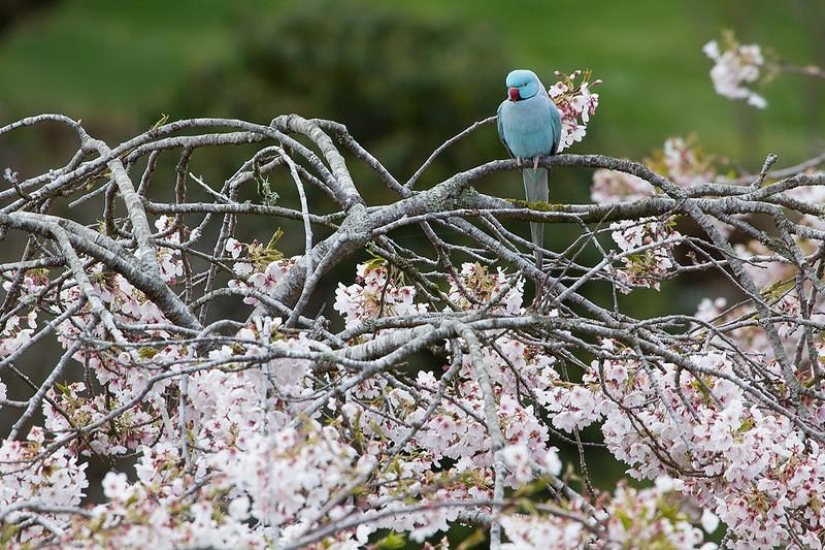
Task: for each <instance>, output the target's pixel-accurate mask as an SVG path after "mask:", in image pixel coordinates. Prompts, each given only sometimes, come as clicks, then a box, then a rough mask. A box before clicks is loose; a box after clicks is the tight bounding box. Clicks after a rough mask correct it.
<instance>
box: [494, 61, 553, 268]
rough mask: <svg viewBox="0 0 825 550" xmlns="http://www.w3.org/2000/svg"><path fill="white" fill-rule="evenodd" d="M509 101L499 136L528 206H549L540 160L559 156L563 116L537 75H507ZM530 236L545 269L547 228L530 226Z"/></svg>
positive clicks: (501, 108) (519, 72)
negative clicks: (519, 170)
mask: <svg viewBox="0 0 825 550" xmlns="http://www.w3.org/2000/svg"><path fill="white" fill-rule="evenodd" d="M506 84H507V99H505V100H504V101H502V103H501V105H500V106H499V108H498V135H499V137H500V138H501V141H502V143H504V146H505V147H506V148H507V151H508V152H509V153H510V156H512V157H514V158H515V159H516V160H517V161H518V163H519V165H521V163H522V162H524V161H526V162H527V164H528V167H525V168H524V170H522V176H523V178H524V192H525V193H526V194H527V201H528V202H536V201H542V202H547V199H548V197H549V192H550V190H549V187H548V184H547V178H548V173H547V172H548V171H547V169H546V168H539V167H538V161H539V157H541V156H545V155H555V154H556V151H558V148H559V141H560V139H561V115H560V114H559V110H558V109H557V108H556V105H555V103H553V100H552V99H550V96H549V95H548V94H547V90H546V89H545V87H544V86H543V85H542V83H541V81H539V77H537V76H536V73H534V72H533V71H528V70H525V69H516V70H515V71H511V72H510V74H508V75H507V80H506ZM530 234H531V236H532V239H533V244H534V245H535V246H536V251H535V256H536V265H537V266H538V267H539V268H541V260H542V253H541V249H542V248H543V246H544V227H543V226H542V224H539V223H530Z"/></svg>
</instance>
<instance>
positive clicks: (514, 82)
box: [506, 69, 541, 101]
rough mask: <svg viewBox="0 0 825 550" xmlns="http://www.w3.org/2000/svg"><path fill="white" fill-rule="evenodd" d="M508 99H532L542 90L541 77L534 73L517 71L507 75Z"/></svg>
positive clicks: (525, 70) (522, 70)
mask: <svg viewBox="0 0 825 550" xmlns="http://www.w3.org/2000/svg"><path fill="white" fill-rule="evenodd" d="M506 84H507V98H508V99H509V100H510V101H521V100H522V99H530V98H531V97H533V96H534V95H536V94H537V93H539V90H540V89H541V82H540V81H539V77H537V76H536V73H534V72H533V71H528V70H527V69H516V70H514V71H510V74H508V75H507V80H506Z"/></svg>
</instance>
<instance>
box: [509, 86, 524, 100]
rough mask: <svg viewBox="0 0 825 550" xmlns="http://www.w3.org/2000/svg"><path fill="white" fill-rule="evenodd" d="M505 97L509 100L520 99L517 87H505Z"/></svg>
mask: <svg viewBox="0 0 825 550" xmlns="http://www.w3.org/2000/svg"><path fill="white" fill-rule="evenodd" d="M507 97H508V98H509V99H510V101H518V100H519V99H521V97H520V96H519V93H518V88H507Z"/></svg>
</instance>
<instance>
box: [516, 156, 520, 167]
mask: <svg viewBox="0 0 825 550" xmlns="http://www.w3.org/2000/svg"><path fill="white" fill-rule="evenodd" d="M516 166H521V157H516Z"/></svg>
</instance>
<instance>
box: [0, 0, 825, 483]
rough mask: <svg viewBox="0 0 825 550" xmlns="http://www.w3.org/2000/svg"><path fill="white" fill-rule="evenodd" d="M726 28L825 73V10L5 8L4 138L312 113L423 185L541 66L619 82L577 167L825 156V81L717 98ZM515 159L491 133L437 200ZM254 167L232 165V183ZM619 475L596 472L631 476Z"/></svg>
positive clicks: (692, 5)
mask: <svg viewBox="0 0 825 550" xmlns="http://www.w3.org/2000/svg"><path fill="white" fill-rule="evenodd" d="M723 28H730V29H733V30H734V31H735V32H736V34H737V37H738V39H739V40H740V42H742V43H752V42H755V43H758V44H760V45H761V46H763V48H768V49H772V50H774V51H775V52H776V53H777V54H779V55H780V56H781V58H782V59H783V60H784V61H786V62H788V63H790V64H793V65H807V64H816V65H819V66H821V67H825V2H823V1H822V0H786V1H785V2H777V1H776V0H671V1H665V2H663V1H661V0H634V1H626V2H615V1H608V0H594V1H591V2H578V1H573V0H556V1H547V0H545V1H539V0H522V1H521V2H518V3H510V2H501V1H494V0H475V1H472V2H470V1H467V2H444V1H443V0H418V1H417V2H406V3H402V2H394V1H390V0H358V1H351V2H347V1H338V2H335V1H321V0H309V1H300V0H294V1H293V0H281V1H277V2H273V1H265V0H246V1H245V2H225V1H222V0H176V1H172V2H169V1H164V0H142V1H140V2H112V1H109V0H41V1H38V2H33V1H25V0H17V1H15V0H6V1H5V2H0V125H5V124H7V123H10V122H12V121H14V120H17V119H19V118H22V117H24V116H28V115H34V114H38V113H41V112H55V113H63V114H66V115H68V116H70V117H73V118H75V119H82V120H83V121H84V125H85V126H86V127H87V128H88V129H89V130H90V131H91V132H92V133H93V134H95V135H97V136H98V137H101V138H103V139H105V140H107V141H108V142H109V143H110V144H112V145H114V144H116V143H119V142H120V141H123V140H125V139H127V138H129V137H130V136H131V135H133V134H134V133H137V132H140V131H143V130H145V129H147V128H148V127H150V126H151V125H152V124H153V123H154V122H156V121H157V120H159V119H160V118H161V116H162V114H168V115H169V116H170V118H171V119H172V120H175V119H181V118H186V117H195V116H197V117H212V116H216V117H229V118H241V119H246V120H250V121H252V122H259V123H264V124H266V123H268V122H269V121H270V120H271V119H272V118H274V117H275V116H277V115H279V114H284V113H290V112H297V113H298V114H301V115H303V116H306V117H316V116H319V117H327V118H332V119H335V120H338V121H340V122H344V123H345V124H347V125H348V127H349V128H350V130H351V132H352V134H353V135H354V136H355V138H356V139H358V140H359V141H361V142H362V143H363V144H364V145H365V146H366V147H367V148H368V149H370V150H371V151H372V152H373V153H374V154H375V155H376V156H377V157H378V158H379V159H380V160H382V161H383V162H384V163H385V164H386V165H387V166H388V167H389V168H390V169H391V170H392V171H393V172H394V173H395V175H396V176H397V178H399V179H401V180H405V179H406V178H408V177H409V176H410V175H412V173H413V172H414V171H415V169H416V168H417V167H418V166H419V165H420V164H421V163H422V162H423V161H424V160H425V159H426V157H427V156H428V155H429V153H430V152H431V151H432V150H433V149H434V148H435V147H437V146H438V145H439V144H441V143H442V142H443V141H445V140H446V139H447V138H449V137H451V136H452V135H454V134H456V133H458V132H459V131H461V130H462V129H464V128H465V127H467V126H469V125H470V124H472V123H473V122H474V121H476V120H480V119H482V118H485V117H487V116H490V115H493V114H495V111H496V108H497V107H498V104H499V103H500V101H501V100H502V99H504V95H505V93H504V85H503V82H504V76H505V74H506V72H507V71H508V70H509V69H511V68H516V67H523V68H532V69H534V70H535V71H536V72H537V73H538V74H539V75H540V76H541V77H542V79H543V81H544V83H545V84H546V85H548V86H549V85H551V84H552V83H553V81H554V80H553V71H554V70H561V71H564V72H571V71H572V70H574V69H586V68H589V69H592V71H593V73H594V76H595V78H600V79H602V80H603V81H604V83H603V84H602V85H601V86H600V87H599V88H598V89H597V91H598V92H599V93H600V95H601V102H600V107H599V110H598V112H597V114H596V116H595V117H594V118H593V119H592V120H591V124H590V127H589V130H588V134H587V137H586V138H585V140H584V141H583V142H582V143H580V144H576V145H575V146H574V147H573V148H571V150H570V152H572V153H601V154H605V155H610V156H617V157H629V158H632V159H637V160H641V159H642V158H644V157H646V156H648V155H649V154H650V152H651V151H652V150H653V149H656V148H660V147H661V146H662V143H663V142H664V140H665V139H667V138H668V137H671V136H688V135H690V134H695V135H696V137H697V138H698V140H699V143H700V144H701V145H702V147H703V149H704V150H705V151H707V152H710V153H713V154H715V155H720V156H724V157H727V158H729V159H730V160H731V162H732V163H733V164H734V165H736V166H740V167H742V168H744V169H745V170H748V171H758V170H759V168H760V167H761V164H762V160H763V159H764V158H765V156H766V155H767V153H769V152H774V153H776V154H778V155H779V162H778V164H777V167H783V166H789V165H792V164H795V163H797V162H799V161H802V160H804V159H806V158H808V157H810V156H812V155H814V154H817V153H819V152H821V151H822V150H823V148H825V143H824V142H823V137H825V108H823V103H825V101H823V100H825V82H824V81H821V80H816V79H811V78H805V77H801V76H795V75H783V76H780V78H779V79H777V80H776V81H774V82H772V83H770V85H769V86H767V87H765V88H764V89H760V90H759V91H760V93H761V94H762V95H764V96H765V97H766V98H767V100H768V103H769V104H768V108H767V109H766V110H764V111H760V110H756V109H753V108H751V107H748V106H746V105H744V104H742V103H735V102H731V101H730V100H728V99H725V98H722V97H719V96H718V95H716V94H715V92H714V90H713V85H712V83H711V81H710V78H709V74H708V73H709V70H710V68H711V65H712V63H711V61H710V60H709V59H707V58H706V57H705V55H704V54H703V53H702V51H701V48H702V46H703V45H704V44H705V43H706V42H708V41H709V40H711V39H719V37H720V31H721V30H722V29H723ZM26 132H30V130H24V131H23V133H26ZM33 132H34V133H33V136H34V137H32V138H29V137H28V134H26V135H23V136H17V135H15V136H13V137H10V138H2V139H0V170H2V169H3V168H4V167H6V166H9V167H12V168H13V169H14V170H16V171H19V172H20V173H21V177H23V178H25V177H30V176H32V175H35V174H37V173H40V172H41V171H42V170H43V169H47V168H48V167H50V166H59V165H62V163H63V162H64V161H65V160H66V158H67V155H68V154H69V153H70V152H71V151H72V150H73V149H72V147H73V142H72V141H67V142H65V143H64V142H63V140H65V139H67V137H70V136H67V134H66V133H65V132H58V131H55V130H54V129H51V130H50V129H43V130H41V129H37V130H35V131H33ZM19 133H21V132H20V131H18V134H19ZM504 157H505V152H504V150H503V148H502V147H501V145H500V144H499V142H498V138H497V136H496V134H495V129H494V127H493V126H487V127H485V128H482V129H481V130H479V131H478V132H476V133H475V134H474V135H473V136H471V137H470V138H469V139H467V140H466V141H465V142H462V143H461V144H460V145H458V146H456V147H455V148H454V149H452V150H451V151H449V152H448V153H447V154H446V155H445V158H444V160H443V162H441V163H440V164H439V165H437V166H435V167H434V168H433V169H432V170H431V171H429V172H428V173H427V175H426V176H425V177H424V179H423V180H422V181H421V183H420V184H419V187H427V186H429V185H432V184H434V183H436V182H437V181H439V179H440V178H441V177H444V176H445V175H446V174H448V173H449V172H450V171H453V170H456V169H464V168H469V167H472V166H475V165H478V164H481V163H483V162H486V161H488V160H491V159H495V158H504ZM236 167H237V165H228V166H223V167H222V170H223V172H222V173H221V174H220V178H225V177H228V175H230V174H231V172H232V171H233V170H234V168H236ZM355 170H356V175H358V172H357V170H358V168H355ZM553 177H554V179H553V187H552V192H551V193H552V196H553V199H552V200H553V201H554V202H587V201H589V190H588V186H589V181H590V180H589V178H590V174H589V172H588V171H583V170H576V171H574V170H557V171H556V172H555V173H554V175H553ZM219 181H222V179H220V180H219ZM370 181H371V182H374V183H369V184H367V183H363V184H362V183H361V181H359V180H358V179H357V178H356V183H357V184H359V185H361V189H362V192H363V193H364V194H365V195H366V196H367V198H368V199H370V193H373V192H374V193H384V195H375V196H374V197H372V198H373V200H374V201H380V200H382V198H383V197H384V196H386V197H389V195H387V194H386V190H385V189H382V188H381V185H380V184H378V183H377V182H375V178H372V179H371V180H370ZM289 185H290V186H291V184H289ZM370 185H372V186H373V187H370ZM373 189H374V191H373ZM479 189H480V190H481V191H483V192H487V193H490V194H496V195H499V196H506V197H519V196H520V195H521V183H520V178H518V177H516V176H515V175H514V174H504V175H501V177H498V178H490V180H489V181H483V182H480V183H479ZM285 200H289V199H285ZM573 229H574V230H575V228H573ZM249 231H250V232H251V233H255V232H256V231H257V232H258V233H261V231H260V230H259V229H256V228H250V229H249ZM269 232H270V229H267V230H266V231H264V232H263V234H264V235H265V236H264V237H260V236H259V238H260V239H261V240H264V241H265V240H266V238H267V237H268V235H269ZM523 233H524V234H526V224H524V231H523ZM296 234H300V232H299V231H296ZM298 240H300V239H298ZM299 251H300V247H298V249H296V250H294V251H292V252H293V253H298V252H299ZM350 273H351V271H350ZM699 283H700V285H699V286H697V287H690V285H688V287H687V288H685V287H684V286H682V287H681V289H675V288H674V287H672V286H668V285H664V286H663V291H662V293H654V292H652V291H651V292H640V293H637V294H636V296H640V297H641V299H637V300H636V301H635V302H634V303H633V304H631V305H630V306H629V307H630V308H631V309H633V310H635V312H636V314H639V315H643V314H645V312H647V313H652V312H655V311H657V310H661V309H662V307H663V304H667V305H668V306H669V307H670V306H672V302H671V298H673V297H675V296H678V299H679V300H680V303H681V304H682V307H683V308H684V309H685V310H686V311H692V308H695V304H696V302H697V301H698V299H699V297H700V296H702V295H706V294H708V292H707V289H706V288H702V287H701V281H700V282H699ZM602 470H604V469H600V468H598V467H594V468H593V469H592V472H591V473H592V474H593V475H594V477H596V478H597V479H598V478H599V477H600V476H603V475H613V473H612V472H610V471H609V470H611V469H606V470H604V471H602Z"/></svg>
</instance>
